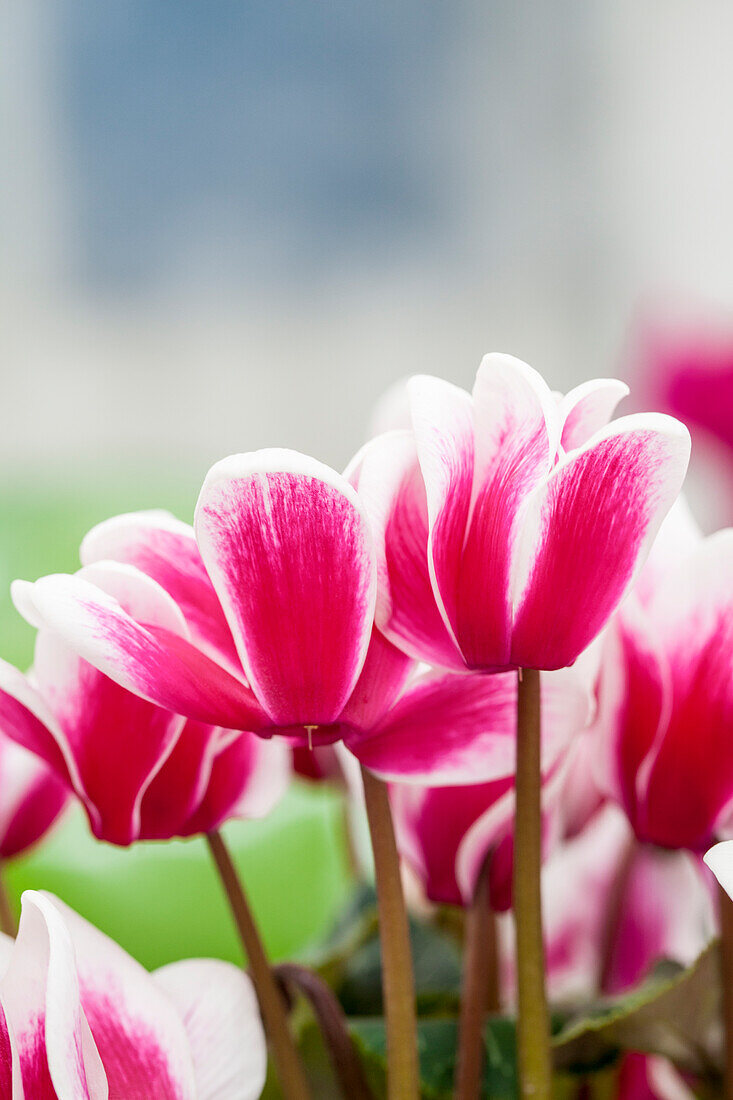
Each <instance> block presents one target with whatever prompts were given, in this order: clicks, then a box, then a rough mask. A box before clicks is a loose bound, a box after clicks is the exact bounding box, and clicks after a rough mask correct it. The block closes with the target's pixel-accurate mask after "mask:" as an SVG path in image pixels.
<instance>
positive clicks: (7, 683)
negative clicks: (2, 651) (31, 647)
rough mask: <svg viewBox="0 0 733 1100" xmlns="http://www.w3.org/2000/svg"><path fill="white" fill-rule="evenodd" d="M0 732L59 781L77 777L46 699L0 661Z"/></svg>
mask: <svg viewBox="0 0 733 1100" xmlns="http://www.w3.org/2000/svg"><path fill="white" fill-rule="evenodd" d="M0 730H2V733H3V734H5V736H7V737H9V738H10V739H11V740H13V741H15V742H16V743H17V744H18V745H21V746H22V747H23V748H24V749H27V750H28V751H29V752H31V753H33V754H34V755H35V756H37V757H39V758H40V759H41V760H43V761H45V762H46V764H48V766H49V767H50V768H51V770H52V771H54V772H55V773H56V774H57V775H58V776H59V777H60V778H61V779H63V780H67V781H68V782H70V783H71V782H72V779H75V778H76V768H75V764H74V759H73V756H72V754H71V752H70V751H69V748H68V745H67V744H66V739H65V737H64V735H63V732H62V730H61V729H60V727H59V725H58V723H57V722H56V719H55V717H54V716H53V714H52V713H51V711H50V709H49V707H48V705H47V704H46V702H45V700H44V699H43V698H42V697H41V695H40V694H39V692H38V690H37V689H36V688H35V687H34V686H33V685H32V684H31V683H30V681H29V680H28V678H27V677H26V676H24V675H23V673H22V672H19V671H18V669H17V668H14V667H13V665H10V664H8V662H7V661H3V660H0Z"/></svg>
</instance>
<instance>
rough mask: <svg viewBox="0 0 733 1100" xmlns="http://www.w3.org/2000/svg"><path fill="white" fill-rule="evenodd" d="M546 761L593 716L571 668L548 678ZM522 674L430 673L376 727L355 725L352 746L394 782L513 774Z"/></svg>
mask: <svg viewBox="0 0 733 1100" xmlns="http://www.w3.org/2000/svg"><path fill="white" fill-rule="evenodd" d="M542 691H543V730H542V738H543V754H544V761H545V765H546V766H547V765H548V764H549V762H550V761H552V760H554V759H556V758H557V756H558V755H559V753H560V752H562V751H563V749H564V748H565V746H566V745H567V743H568V740H569V739H570V738H571V737H572V736H573V734H574V733H577V732H578V731H579V730H581V729H582V728H583V727H584V726H585V725H586V723H587V721H588V708H589V699H588V694H587V691H586V690H585V689H584V687H583V686H582V685H581V684H580V683H579V681H578V679H577V678H576V677H574V676H573V675H572V674H570V675H567V676H566V675H563V676H561V677H559V678H558V677H553V676H546V677H544V678H543V687H542ZM516 698H517V678H516V675H515V674H513V673H497V674H494V675H484V676H468V675H465V674H455V673H442V674H437V673H429V674H427V675H425V676H423V677H421V678H420V679H419V680H417V681H416V682H415V683H414V685H413V686H412V687H411V688H410V689H409V690H408V691H407V692H406V693H405V695H404V696H403V697H402V698H401V699H400V700H399V702H398V703H397V704H396V706H395V707H394V708H393V709H392V711H391V712H390V713H389V714H388V715H387V717H386V718H385V719H384V721H383V722H382V723H381V724H380V725H379V726H377V727H376V728H375V729H374V730H371V731H367V732H363V733H357V732H352V733H349V734H347V736H346V737H345V738H344V741H345V743H346V746H347V748H348V749H349V750H350V751H351V752H352V753H353V754H354V756H356V757H357V759H358V760H359V761H360V762H361V763H362V764H363V765H364V766H365V767H367V768H369V769H371V770H372V771H374V772H376V773H377V774H378V775H380V776H382V777H383V778H385V779H390V780H393V781H394V782H409V783H418V784H425V785H428V786H437V787H441V786H458V785H464V784H471V783H483V782H490V781H492V780H495V779H501V778H503V777H505V776H507V775H512V774H513V773H514V766H515V758H516V749H515V736H516Z"/></svg>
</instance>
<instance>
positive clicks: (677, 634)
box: [643, 530, 733, 851]
mask: <svg viewBox="0 0 733 1100" xmlns="http://www.w3.org/2000/svg"><path fill="white" fill-rule="evenodd" d="M650 615H653V616H654V625H655V629H656V631H657V633H658V634H659V635H661V636H662V637H663V638H664V644H665V649H666V655H667V659H668V661H669V666H670V673H671V684H672V706H671V710H670V713H669V718H668V721H667V724H666V728H665V729H664V731H663V735H662V736H660V737H658V738H657V740H656V743H655V746H654V749H653V750H652V752H651V753H650V759H649V762H648V769H647V777H646V783H645V786H644V789H643V800H644V811H645V816H644V821H643V828H644V833H645V836H647V837H648V839H650V840H653V841H655V842H656V843H659V844H663V845H668V846H670V847H688V848H691V849H692V850H698V851H703V850H704V849H705V848H706V847H708V846H709V845H710V844H711V843H712V841H713V840H714V839H715V835H714V834H715V826H716V823H717V820H718V817H719V815H720V814H721V812H723V811H724V810H726V808H727V807H728V806H729V804H730V803H731V801H732V800H733V530H729V531H721V532H719V533H718V534H716V535H713V536H712V537H711V538H709V539H706V540H705V541H704V542H702V543H701V544H700V546H699V548H698V550H697V551H696V552H695V553H694V554H693V555H692V556H691V557H690V558H689V559H687V560H686V561H684V562H681V563H680V566H679V568H678V569H675V570H671V571H670V573H669V575H668V576H667V578H666V582H665V585H664V586H663V587H660V589H659V590H658V592H657V594H656V598H655V601H654V605H653V606H652V607H651V608H650Z"/></svg>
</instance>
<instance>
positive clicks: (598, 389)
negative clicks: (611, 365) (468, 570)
mask: <svg viewBox="0 0 733 1100" xmlns="http://www.w3.org/2000/svg"><path fill="white" fill-rule="evenodd" d="M628 392H629V387H628V386H627V385H626V383H625V382H619V381H617V380H616V379H615V378H593V379H592V380H591V381H589V382H583V384H582V385H580V386H576V387H575V389H574V390H570V392H569V393H567V394H565V396H564V397H563V399H562V400H561V402H560V409H559V414H560V420H561V422H562V436H561V440H560V441H561V443H562V447H563V450H565V451H572V450H575V448H576V447H582V446H583V444H585V443H587V442H588V440H589V439H590V437H591V436H592V435H595V433H596V432H598V431H600V430H601V428H605V426H606V424H608V422H609V420H610V419H611V417H612V416H613V414H614V412H615V411H616V406H617V405H618V403H619V401H621V400H622V399H623V398H624V397H626V396H627V395H628Z"/></svg>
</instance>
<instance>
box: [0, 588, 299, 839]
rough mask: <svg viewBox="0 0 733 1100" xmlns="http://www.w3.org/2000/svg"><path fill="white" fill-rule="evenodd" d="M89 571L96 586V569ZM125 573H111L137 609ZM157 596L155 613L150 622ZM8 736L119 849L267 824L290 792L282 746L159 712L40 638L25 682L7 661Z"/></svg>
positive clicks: (0, 681) (1, 695) (1, 702)
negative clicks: (233, 821)
mask: <svg viewBox="0 0 733 1100" xmlns="http://www.w3.org/2000/svg"><path fill="white" fill-rule="evenodd" d="M82 572H83V574H84V576H85V578H88V579H87V580H86V581H85V583H87V584H90V585H91V579H92V578H94V577H95V576H96V575H97V567H89V569H87V570H85V571H82ZM126 572H127V571H126V567H116V568H114V569H109V570H107V571H103V573H104V578H105V580H106V582H107V584H108V586H110V587H111V586H113V585H114V590H115V591H116V593H117V596H118V598H119V599H120V600H122V601H123V602H124V603H125V604H126V606H131V605H130V604H129V602H128V601H129V599H130V592H129V590H128V584H129V578H128V577H127V575H126ZM134 579H135V581H137V579H138V578H137V577H136V578H134ZM151 583H152V582H148V581H147V578H142V584H141V585H138V586H137V587H136V588H135V594H136V595H138V596H140V597H145V596H148V592H147V590H146V585H150V584H151ZM155 595H156V593H155V591H153V597H152V599H151V598H149V599H148V602H147V605H146V614H147V615H148V617H149V618H151V619H154V617H155V614H156V611H157V610H158V609H156V607H155V606H154V602H155V601H154V597H155ZM138 606H140V605H139V604H138ZM161 617H162V616H161ZM33 618H34V622H37V620H36V619H35V616H33ZM0 729H2V730H4V732H5V734H6V735H7V736H8V737H10V738H12V739H13V740H14V741H16V742H17V743H18V745H20V746H23V749H25V750H29V751H30V752H32V753H33V754H34V756H35V757H36V759H37V760H38V761H39V763H38V764H37V765H36V768H37V769H38V770H42V771H43V774H46V775H48V774H52V775H53V776H55V777H56V778H55V779H54V780H53V783H55V784H56V785H58V784H62V785H63V787H65V788H66V789H68V788H72V789H73V790H74V792H75V793H76V795H77V797H78V798H79V799H80V801H81V802H82V804H83V806H84V808H85V810H86V812H87V815H88V817H89V821H90V824H91V828H92V831H93V832H94V834H95V836H97V837H98V838H99V839H102V840H107V841H110V842H111V843H113V844H120V845H127V844H130V843H132V842H133V841H135V840H151V839H155V840H158V839H167V838H170V837H172V836H191V835H193V834H195V833H199V832H208V831H210V830H211V829H214V828H217V827H218V826H219V825H220V824H221V823H222V822H223V821H224V820H226V819H227V818H230V817H245V818H249V817H261V816H263V815H264V814H266V813H267V812H268V811H269V810H270V809H271V808H272V807H273V806H274V805H275V803H276V802H277V801H278V799H279V798H280V796H281V795H282V794H283V793H284V791H285V788H286V786H287V783H288V781H289V775H290V763H289V759H288V750H287V747H286V746H285V745H280V744H275V745H273V744H269V743H267V742H264V741H262V740H261V739H260V738H257V737H255V736H254V735H253V734H249V733H239V732H234V731H231V730H222V729H220V728H219V727H216V726H213V725H207V724H206V723H202V722H196V721H194V720H188V721H187V720H186V719H185V718H182V717H180V716H178V715H176V714H172V713H171V712H170V711H168V710H164V709H163V708H161V707H158V706H155V705H154V704H152V703H149V702H147V701H146V700H144V699H141V698H139V696H137V695H134V694H132V693H131V692H129V691H127V690H125V688H123V687H120V686H119V685H118V684H116V683H114V682H113V681H112V680H110V679H109V678H108V677H107V676H105V675H104V674H103V673H101V672H98V671H97V669H95V668H93V667H92V665H90V664H88V663H87V662H86V661H84V660H82V659H81V658H80V657H78V656H77V655H76V654H75V653H74V652H73V651H72V650H71V649H70V648H69V647H68V646H67V645H66V644H65V643H64V642H63V641H62V640H61V639H60V638H59V637H58V635H56V634H54V632H53V631H52V630H49V629H47V628H43V627H42V628H41V629H40V630H39V632H38V635H37V638H36V647H35V659H34V665H33V669H32V671H31V673H30V674H29V675H28V676H24V675H23V674H22V673H20V672H18V670H17V669H15V668H13V666H12V665H9V664H7V663H6V662H4V661H0ZM21 751H22V749H20V748H17V752H18V753H20V752H21ZM0 760H1V758H0ZM40 761H43V764H40ZM47 782H50V781H48V780H47ZM53 789H54V790H55V788H53ZM45 806H46V808H47V809H50V806H51V803H50V802H47V803H45Z"/></svg>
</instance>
